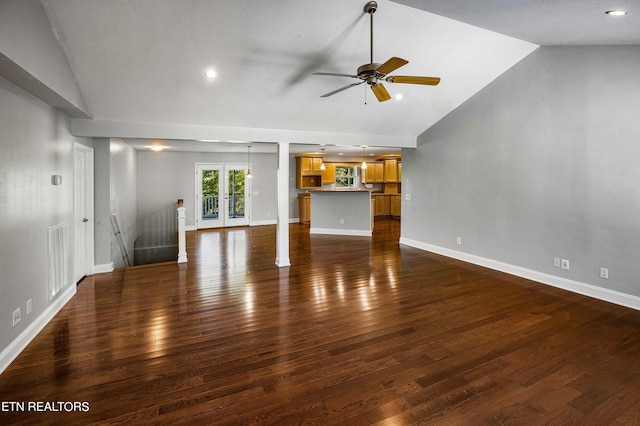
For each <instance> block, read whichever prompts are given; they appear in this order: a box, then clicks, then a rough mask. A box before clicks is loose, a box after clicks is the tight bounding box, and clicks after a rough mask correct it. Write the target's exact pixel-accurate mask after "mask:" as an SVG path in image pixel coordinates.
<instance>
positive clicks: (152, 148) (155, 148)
mask: <svg viewBox="0 0 640 426" xmlns="http://www.w3.org/2000/svg"><path fill="white" fill-rule="evenodd" d="M145 148H149V149H150V150H152V151H162V150H163V149H167V148H169V147H168V146H162V145H149V146H145Z"/></svg>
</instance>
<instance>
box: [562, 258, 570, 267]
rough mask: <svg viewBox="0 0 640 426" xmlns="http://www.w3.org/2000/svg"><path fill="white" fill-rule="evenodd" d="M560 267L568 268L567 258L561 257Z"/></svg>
mask: <svg viewBox="0 0 640 426" xmlns="http://www.w3.org/2000/svg"><path fill="white" fill-rule="evenodd" d="M561 264H562V269H567V270H568V269H569V261H568V260H567V259H562V261H561Z"/></svg>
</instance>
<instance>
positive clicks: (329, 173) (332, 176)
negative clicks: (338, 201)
mask: <svg viewBox="0 0 640 426" xmlns="http://www.w3.org/2000/svg"><path fill="white" fill-rule="evenodd" d="M324 167H325V169H324V170H323V171H322V184H323V185H325V184H327V183H336V163H324Z"/></svg>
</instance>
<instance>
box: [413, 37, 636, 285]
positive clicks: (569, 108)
mask: <svg viewBox="0 0 640 426" xmlns="http://www.w3.org/2000/svg"><path fill="white" fill-rule="evenodd" d="M639 75H640V47H638V46H629V47H621V46H598V47H543V48H540V49H538V50H537V51H536V52H534V53H533V54H531V55H530V56H528V57H527V58H525V59H524V60H523V61H521V62H520V63H519V64H517V65H516V66H514V67H513V68H512V69H511V70H509V71H507V72H506V73H505V74H504V75H502V76H501V77H500V78H498V79H497V80H496V81H494V82H493V83H492V84H491V85H489V86H488V87H486V88H485V89H483V90H482V91H481V92H479V93H478V94H477V95H476V96H474V97H473V98H472V99H470V100H469V101H467V102H466V103H464V104H463V105H462V106H460V107H459V108H458V109H456V110H455V111H453V112H452V113H451V114H449V115H448V116H447V117H445V118H444V119H443V120H441V121H440V122H439V123H437V124H436V125H435V126H433V127H431V128H430V129H428V130H427V131H426V132H424V133H423V134H422V135H421V136H420V137H419V138H418V148H417V149H413V150H403V155H402V159H403V161H402V162H403V181H402V186H403V192H404V193H405V194H411V200H409V201H403V203H404V204H403V213H402V231H401V232H402V237H403V238H409V239H412V240H416V241H419V242H422V243H426V244H432V245H435V246H439V247H444V248H448V249H453V250H459V251H463V252H466V253H470V254H474V255H477V256H481V257H484V258H488V259H493V260H496V261H499V262H504V263H507V264H510V265H516V266H519V267H523V268H528V269H531V270H534V271H538V272H542V273H547V274H551V275H556V276H561V277H564V278H567V279H570V280H575V281H578V282H582V283H587V284H592V285H595V286H600V287H605V288H608V289H612V290H617V291H620V292H623V293H627V294H632V295H636V296H640V282H639V281H638V280H639V278H640V262H638V240H639V237H640V220H639V219H638V218H640V167H639V166H638V161H639V159H640V120H639V117H640V78H638V76H639ZM458 236H459V237H461V238H462V245H461V246H458V245H456V237H458ZM554 257H561V258H564V259H569V260H570V262H571V269H570V270H569V271H565V270H562V269H558V268H555V267H554V266H553V259H554ZM601 266H602V267H606V268H609V274H610V278H609V279H608V280H604V279H601V278H600V277H599V268H600V267H601Z"/></svg>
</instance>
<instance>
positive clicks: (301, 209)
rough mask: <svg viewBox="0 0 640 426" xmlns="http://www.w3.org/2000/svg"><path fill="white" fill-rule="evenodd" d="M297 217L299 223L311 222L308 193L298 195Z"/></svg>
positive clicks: (309, 195) (309, 196)
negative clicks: (298, 217)
mask: <svg viewBox="0 0 640 426" xmlns="http://www.w3.org/2000/svg"><path fill="white" fill-rule="evenodd" d="M298 215H299V216H300V223H309V222H311V194H309V193H308V192H305V193H304V194H298Z"/></svg>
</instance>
